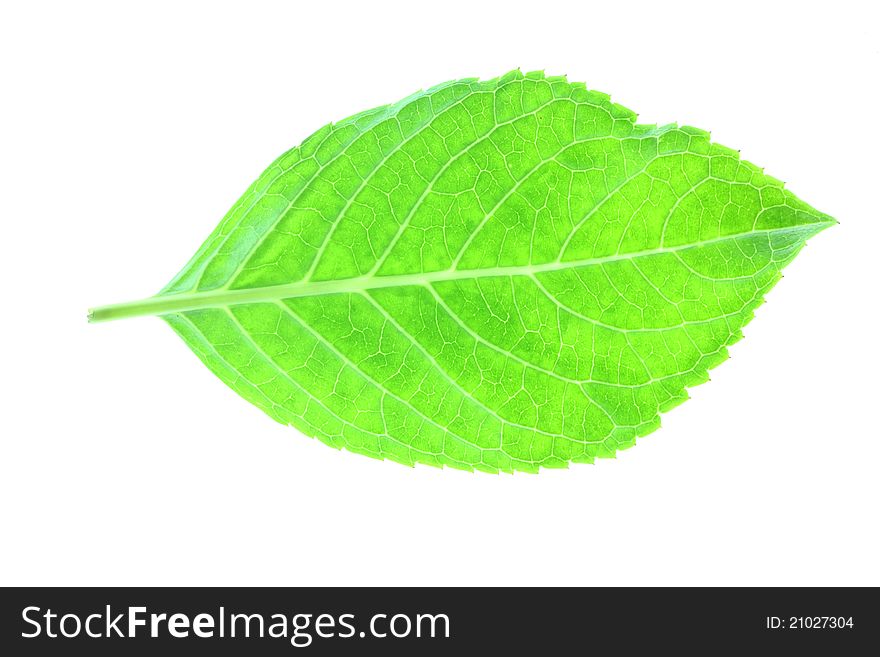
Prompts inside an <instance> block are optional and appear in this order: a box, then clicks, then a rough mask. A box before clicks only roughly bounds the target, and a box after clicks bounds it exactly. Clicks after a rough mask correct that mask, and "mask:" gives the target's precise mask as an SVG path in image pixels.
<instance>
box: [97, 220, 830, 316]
mask: <svg viewBox="0 0 880 657" xmlns="http://www.w3.org/2000/svg"><path fill="white" fill-rule="evenodd" d="M820 227H824V224H823V223H816V224H803V225H800V226H792V227H790V228H774V229H766V230H753V231H749V232H747V233H737V234H735V235H725V236H722V237H716V238H713V239H709V240H704V241H700V242H692V243H689V244H682V245H680V246H672V247H658V248H655V249H646V250H644V251H637V252H633V253H620V254H613V255H607V256H600V257H596V258H586V259H583V260H568V261H554V262H546V263H541V264H536V265H514V266H507V267H489V268H484V269H456V270H441V271H432V272H419V273H414V274H400V275H397V276H375V275H374V276H358V277H353V278H344V279H339V280H333V281H309V282H304V281H297V282H296V283H285V284H281V285H267V286H264V287H254V288H246V289H240V290H232V289H227V288H219V289H215V290H205V291H203V292H185V293H178V294H169V295H165V296H157V297H151V298H148V299H141V300H138V301H129V302H125V303H118V304H112V305H109V306H101V307H99V308H95V309H93V310H90V311H89V321H90V322H103V321H109V320H112V319H123V318H126V317H138V316H143V315H165V314H168V313H175V312H185V311H188V310H198V309H200V308H218V307H226V306H233V305H240V304H246V303H260V302H266V301H278V300H280V299H290V298H294V297H306V296H320V295H327V294H342V293H346V292H363V291H365V290H372V289H379V288H385V287H406V286H411V285H430V284H432V283H440V282H445V281H456V280H470V279H474V278H492V277H501V276H533V275H536V274H540V273H545V272H552V271H560V270H563V269H572V268H575V267H586V266H589V265H598V264H604V263H608V262H615V261H618V260H632V259H634V258H641V257H645V256H651V255H659V254H663V253H675V252H680V251H684V250H687V249H695V248H699V247H702V246H709V245H711V244H716V243H719V242H724V241H727V240H732V239H737V238H744V237H750V236H752V235H760V234H767V233H788V232H804V233H813V232H816V231H817V229H821V228H820Z"/></svg>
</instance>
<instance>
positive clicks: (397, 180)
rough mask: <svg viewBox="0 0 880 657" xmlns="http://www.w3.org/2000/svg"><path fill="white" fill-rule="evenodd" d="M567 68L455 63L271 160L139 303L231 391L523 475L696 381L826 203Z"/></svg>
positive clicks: (339, 440) (599, 442)
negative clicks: (526, 69) (644, 121)
mask: <svg viewBox="0 0 880 657" xmlns="http://www.w3.org/2000/svg"><path fill="white" fill-rule="evenodd" d="M635 119H636V115H635V114H633V113H632V112H631V111H629V110H627V109H625V108H623V107H621V106H619V105H616V104H614V103H612V102H611V101H610V99H609V97H608V96H606V95H604V94H600V93H596V92H594V91H588V90H587V89H586V88H585V86H584V85H583V84H577V83H570V82H568V81H567V80H566V79H565V78H561V77H545V76H544V75H543V74H542V73H529V74H527V75H523V74H521V73H520V72H518V71H514V72H512V73H509V74H507V75H505V76H503V77H501V78H498V79H495V80H489V81H483V82H481V81H478V80H474V79H468V80H459V81H456V82H449V83H446V84H442V85H439V86H436V87H433V88H431V89H429V90H427V91H422V92H419V93H416V94H414V95H412V96H410V97H409V98H406V99H404V100H402V101H400V102H398V103H396V104H394V105H388V106H385V107H380V108H377V109H374V110H371V111H368V112H362V113H361V114H357V115H355V116H352V117H351V118H348V119H346V120H344V121H340V122H338V123H336V124H331V125H327V126H325V127H324V128H322V129H320V130H318V131H317V132H316V133H315V134H313V135H312V136H311V137H309V138H308V139H306V140H305V142H303V144H302V145H301V146H299V147H298V148H294V149H293V150H290V151H288V152H287V153H285V154H284V155H282V156H281V157H280V158H279V159H278V160H276V161H275V162H274V163H273V164H272V165H271V166H270V167H269V168H268V169H267V170H266V171H265V172H264V173H263V174H262V175H261V176H260V178H259V179H258V180H257V181H256V182H255V183H254V184H253V185H252V186H251V187H250V189H248V190H247V191H246V192H245V194H244V196H242V198H241V199H240V200H239V201H238V203H236V205H235V206H234V207H233V208H232V209H231V210H230V211H229V213H228V214H227V215H226V217H225V218H224V219H223V221H222V222H221V223H220V225H219V226H218V227H217V229H216V230H215V231H214V232H213V233H212V234H211V236H210V237H209V238H208V239H207V241H206V242H205V243H204V244H203V245H202V247H201V248H200V249H199V250H198V252H197V253H196V254H195V256H194V257H193V258H192V260H191V261H190V262H189V264H187V266H186V267H184V269H183V270H182V271H181V272H180V273H179V274H178V275H177V276H176V277H175V278H174V279H173V280H172V281H171V283H169V284H168V286H167V287H166V288H165V289H164V290H162V292H161V293H160V294H159V295H157V296H156V297H153V298H151V299H147V300H144V301H138V302H132V303H127V304H118V305H115V306H106V307H104V308H98V309H96V310H94V311H92V313H91V315H90V317H91V319H92V320H93V321H100V320H105V319H114V318H118V317H126V316H134V315H145V314H155V315H161V316H162V317H163V319H165V320H166V321H167V322H168V323H169V324H170V325H171V327H172V328H173V329H174V330H175V331H177V333H178V334H179V335H180V336H181V337H182V338H183V340H184V341H185V342H186V343H187V344H188V345H189V346H190V348H191V349H192V350H193V351H194V352H195V353H196V354H197V355H198V357H199V358H200V359H201V360H202V361H203V362H204V363H205V365H207V366H208V367H209V368H210V369H211V371H213V372H214V373H215V374H216V375H217V376H218V377H220V378H221V379H222V380H223V381H224V382H226V384H227V385H229V386H230V387H231V388H232V389H234V390H235V391H236V392H238V394H239V395H241V396H242V397H244V398H245V399H246V400H248V401H250V402H251V403H253V404H255V405H256V406H258V407H260V408H261V409H263V410H264V411H265V412H266V413H267V414H268V415H269V416H271V417H272V418H274V419H276V420H278V421H279V422H282V423H284V424H290V425H292V426H294V427H296V428H297V429H299V430H300V431H302V432H303V433H305V434H306V435H308V436H314V437H316V438H319V439H320V440H322V441H323V442H325V443H327V444H328V445H331V446H333V447H337V448H346V449H349V450H351V451H353V452H357V453H360V454H366V455H369V456H374V457H377V458H389V459H392V460H394V461H398V462H400V463H405V464H414V463H425V464H429V465H438V466H439V465H449V466H453V467H458V468H465V469H473V468H476V469H479V470H485V471H490V472H497V471H499V470H500V471H511V470H524V471H529V472H534V471H537V470H538V468H539V467H540V466H544V467H559V466H565V465H566V464H568V463H569V462H579V463H580V462H592V461H593V459H594V458H596V457H606V456H612V455H613V454H614V453H615V451H616V450H618V449H623V448H626V447H629V446H630V445H632V444H633V443H634V442H635V440H636V438H637V437H639V436H644V435H645V434H647V433H649V432H651V431H653V430H655V429H656V428H658V427H659V426H660V419H659V417H660V413H661V412H664V411H667V410H669V409H670V408H672V407H673V406H676V405H677V404H679V403H681V402H682V401H684V400H685V399H687V393H686V388H688V387H689V386H693V385H696V384H699V383H702V382H704V381H706V380H707V379H708V376H707V371H708V370H709V369H710V368H712V367H714V366H716V365H718V364H719V363H721V362H722V361H723V360H725V359H726V358H727V347H728V346H730V345H731V344H732V343H734V342H736V341H737V340H739V339H740V338H741V337H742V334H741V329H742V327H743V326H745V324H747V323H748V322H749V320H750V319H751V318H752V316H753V311H754V310H755V308H756V307H757V306H758V305H760V304H761V303H762V299H763V297H764V295H765V294H766V293H767V291H768V290H769V289H770V288H771V287H773V285H774V284H775V283H776V282H777V281H778V280H779V278H780V270H781V269H782V268H783V267H784V266H785V265H787V264H788V263H789V262H791V260H792V259H793V258H794V257H795V255H796V254H797V253H798V251H800V249H801V248H802V247H803V246H804V243H805V241H806V240H807V239H808V238H809V237H811V236H812V235H814V234H815V233H818V232H819V231H821V230H822V229H824V228H826V227H827V226H829V225H831V224H833V223H835V222H834V220H833V219H831V218H830V217H828V216H827V215H824V214H822V213H820V212H817V211H816V210H814V209H813V208H811V207H810V206H808V205H807V204H805V203H804V202H802V201H800V200H799V199H797V198H796V197H795V196H794V195H793V194H791V193H790V192H788V191H787V190H785V189H783V184H782V183H781V182H779V181H778V180H775V179H774V178H771V177H769V176H766V175H764V173H763V172H762V170H761V169H759V168H757V167H755V166H753V165H751V164H749V163H747V162H744V161H741V160H740V159H739V157H738V154H737V152H735V151H731V150H729V149H727V148H724V147H722V146H718V145H716V144H712V143H711V142H710V140H709V135H708V134H707V133H705V132H703V131H701V130H697V129H694V128H689V127H678V126H676V125H667V126H663V127H657V126H653V125H637V124H636V122H635Z"/></svg>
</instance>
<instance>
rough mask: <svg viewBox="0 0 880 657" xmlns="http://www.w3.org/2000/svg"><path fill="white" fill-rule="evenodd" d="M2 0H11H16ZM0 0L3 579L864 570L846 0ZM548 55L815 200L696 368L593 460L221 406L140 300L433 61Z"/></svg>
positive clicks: (857, 92) (866, 65)
mask: <svg viewBox="0 0 880 657" xmlns="http://www.w3.org/2000/svg"><path fill="white" fill-rule="evenodd" d="M13 4H15V6H12V5H13ZM592 4H593V3H587V2H583V1H578V2H571V3H563V2H552V1H549V0H541V2H527V3H521V4H520V3H517V2H512V1H510V0H508V1H506V2H503V3H487V2H476V1H474V0H470V1H468V2H463V3H458V2H450V1H449V0H444V1H443V2H436V3H417V2H407V3H401V4H400V5H399V6H394V5H391V4H387V3H381V2H357V3H351V4H345V3H341V2H317V3H294V2H241V3H237V4H235V5H233V4H226V3H218V2H206V3H183V2H168V3H164V2H149V3H146V2H145V3H142V4H141V5H140V7H139V8H138V7H137V6H136V5H135V4H134V3H114V2H107V3H97V2H78V3H61V2H59V3H57V4H48V3H39V2H36V3H8V4H7V5H5V8H4V9H3V10H2V15H0V62H2V82H0V84H2V89H0V97H2V101H0V117H2V120H0V131H2V142H0V166H2V170H0V181H2V182H0V194H2V205H0V208H2V209H0V219H2V232H0V281H2V283H0V284H2V290H3V294H2V305H0V312H2V324H0V331H2V360H0V386H2V395H0V399H2V411H0V433H2V456H0V468H2V476H0V527H2V530H0V532H2V539H0V557H2V558H0V583H2V584H7V585H8V584H22V585H25V584H26V585H36V584H95V585H97V584H115V585H153V584H156V585H158V584H185V585H196V584H203V585H204V584H211V585H221V584H226V585H239V584H242V585H243V584H249V585H275V584H278V585H281V584H285V585H299V584H303V585H305V584H311V585H333V584H409V585H428V584H478V585H489V584H501V585H505V584H563V585H564V584H606V585H631V584H651V585H653V584H696V585H708V584H732V585H744V584H766V585H783V584H794V585H808V584H819V585H826V584H840V585H860V584H873V585H878V584H880V566H878V564H880V560H878V554H880V541H878V517H877V508H878V491H880V486H878V473H880V421H878V419H877V418H878V405H880V400H878V383H877V381H878V367H880V362H878V360H880V359H878V353H880V347H878V338H877V336H878V312H877V306H878V293H877V283H878V276H877V260H878V256H877V253H878V249H880V212H878V202H877V188H878V185H880V180H878V174H880V166H878V157H880V124H878V119H877V116H878V102H877V101H878V84H877V80H878V77H877V74H878V71H880V45H878V44H880V39H878V34H877V25H878V21H877V17H876V16H869V15H868V11H869V10H868V9H867V8H868V7H869V5H870V4H871V3H867V2H865V3H852V4H850V3H847V2H841V1H836V2H833V3H821V4H817V5H815V6H814V5H810V4H808V3H804V2H797V3H791V4H790V5H786V4H785V3H777V2H758V3H748V2H735V3H723V4H715V3H705V2H701V3H695V4H693V5H687V4H681V3H675V2H663V3H644V4H642V3H637V2H633V1H632V0H628V1H627V2H602V3H598V4H597V5H595V6H592ZM515 67H521V68H522V69H523V70H524V71H525V70H532V69H546V71H547V73H548V74H563V73H564V74H568V76H569V78H570V79H572V80H581V81H585V82H587V84H588V86H589V87H591V88H593V89H598V90H601V91H605V92H609V93H612V94H613V97H614V99H615V100H616V101H618V102H620V103H622V104H624V105H626V106H628V107H631V108H633V109H635V110H636V111H638V112H639V113H640V115H641V117H640V118H641V120H642V121H643V122H647V123H655V122H656V123H661V124H662V123H667V122H671V121H679V122H681V123H685V124H691V125H696V126H699V127H702V128H705V129H711V130H712V134H713V138H714V139H715V140H717V141H718V142H720V143H723V144H725V145H728V146H731V147H733V148H740V149H742V154H743V156H744V157H745V158H747V159H749V160H751V161H753V162H756V163H758V164H759V165H763V166H766V167H767V171H768V173H771V174H773V175H776V176H777V177H780V178H782V179H783V180H785V181H787V182H788V184H789V187H790V188H791V189H792V190H793V191H794V192H795V193H796V194H798V195H800V196H802V197H803V198H804V199H805V200H806V201H807V202H809V203H811V204H812V205H814V206H815V207H816V208H818V209H820V210H823V211H825V212H828V213H829V214H831V215H833V216H835V217H837V218H838V219H839V220H840V222H841V223H840V225H839V226H837V227H835V228H833V229H831V230H828V231H826V232H824V233H822V234H821V235H819V236H817V237H816V238H814V239H813V240H812V241H811V243H810V244H809V245H808V247H807V248H806V249H805V250H804V251H803V252H802V254H801V255H800V256H799V257H798V259H797V260H795V262H794V263H793V264H792V265H791V266H790V267H789V268H788V269H787V270H786V277H785V279H784V280H783V281H782V282H781V283H780V284H779V285H778V286H777V287H776V288H775V289H774V290H773V291H772V293H771V294H770V296H769V302H768V303H767V304H766V305H765V306H763V307H761V308H760V309H759V310H758V313H757V317H756V319H755V321H754V322H753V324H751V325H749V326H748V327H747V329H746V331H745V333H746V339H745V340H744V341H742V342H740V343H738V344H737V345H736V346H735V347H734V348H733V349H732V359H731V360H730V361H728V362H727V363H725V364H724V365H722V366H721V367H720V368H718V369H716V370H714V371H713V376H712V379H713V381H712V383H709V384H707V385H704V386H701V387H698V388H696V389H694V390H692V397H693V400H692V401H690V402H688V403H686V404H685V405H683V406H681V407H679V408H677V409H675V410H674V411H672V412H671V413H669V414H668V415H666V416H664V423H663V424H664V426H663V428H662V429H661V430H660V431H658V432H656V433H654V434H652V435H651V436H649V437H647V438H644V439H641V440H640V441H639V444H638V445H637V446H636V447H635V448H633V449H631V450H629V451H626V452H623V453H621V454H620V455H619V456H618V458H617V459H616V460H608V461H602V462H599V463H598V464H596V465H594V466H587V465H580V466H574V467H572V468H570V469H569V470H563V471H548V472H543V473H542V474H540V475H538V476H534V475H519V474H518V475H513V476H510V475H502V476H491V475H485V474H468V473H463V472H457V471H449V470H447V471H440V470H435V469H431V468H427V467H417V468H415V469H409V468H405V467H402V466H400V465H396V464H393V463H383V462H379V461H374V460H371V459H367V458H364V457H360V456H355V455H353V454H349V453H347V452H337V451H335V450H332V449H329V448H327V447H326V446H324V445H322V444H320V443H318V442H317V441H313V440H308V439H306V438H303V437H302V436H300V435H299V434H298V433H297V432H296V431H295V430H293V429H290V428H285V427H283V426H281V425H278V424H275V423H273V422H272V421H271V420H269V419H268V418H267V417H265V416H264V415H263V414H262V413H261V412H260V411H258V410H257V409H256V408H254V407H252V406H250V405H249V404H248V403H247V402H245V401H243V400H242V399H240V398H238V397H237V396H236V395H235V393H233V392H232V391H231V390H229V389H228V388H226V387H225V386H224V385H223V384H222V383H221V382H220V381H219V380H217V379H216V378H215V377H214V376H213V375H212V374H211V373H210V372H209V371H208V370H207V369H206V368H205V367H203V366H202V365H201V363H199V361H198V360H197V359H196V358H195V356H193V355H192V354H191V353H190V352H189V351H188V349H187V348H186V346H185V345H184V344H183V343H182V342H181V341H180V340H179V339H178V338H177V337H176V336H175V335H174V334H173V333H172V332H171V330H170V329H169V328H168V327H167V326H165V325H164V324H163V323H162V322H161V321H160V320H158V319H154V318H146V319H137V320H128V321H124V322H116V323H110V324H101V325H88V324H87V323H86V308H87V307H89V306H92V305H98V304H103V303H109V302H114V301H122V300H128V299H131V298H137V297H142V296H148V295H150V294H152V293H154V292H155V291H157V290H158V289H159V288H160V287H161V286H162V285H164V284H165V283H166V282H167V281H168V280H169V279H170V278H171V276H172V275H173V274H174V273H176V271H177V270H178V269H179V268H180V267H181V266H182V265H183V264H184V263H185V262H186V260H187V259H188V258H189V256H190V255H191V254H192V253H193V252H194V251H195V249H196V248H197V247H198V246H199V244H200V243H201V241H202V240H203V239H204V238H205V237H206V236H207V234H208V233H209V232H210V231H211V230H212V229H213V227H214V226H215V225H216V223H217V222H218V221H219V220H220V218H221V216H222V215H223V214H224V213H225V211H226V210H227V209H228V208H229V207H230V206H231V205H232V204H233V203H234V201H235V200H236V199H237V197H238V196H239V195H240V194H241V193H242V192H243V191H244V189H245V188H246V187H247V186H248V184H250V182H251V181H252V180H253V179H254V178H255V177H256V176H257V175H258V174H259V173H260V172H261V171H262V170H263V168H264V167H265V166H267V165H268V164H269V162H270V161H271V160H272V159H274V158H275V157H276V156H277V155H278V154H279V153H281V152H282V151H284V150H286V149H287V148H289V147H290V146H293V145H295V144H297V143H299V142H300V141H301V140H302V139H304V138H305V137H306V136H308V135H309V134H310V133H311V132H312V131H314V130H315V129H317V128H319V127H320V126H322V125H324V124H325V123H327V122H328V121H331V120H335V119H340V118H343V117H345V116H348V115H350V114H353V113H355V112H357V111H360V110H363V109H366V108H370V107H373V106H376V105H381V104H384V103H387V102H393V101H396V100H398V99H400V98H402V97H404V96H406V95H408V94H410V93H411V92H413V91H415V90H417V89H419V88H422V87H427V86H431V85H433V84H435V83H439V82H442V81H445V80H448V79H452V78H457V77H470V76H479V77H494V76H497V75H499V74H502V73H504V72H506V71H508V70H509V69H511V68H515Z"/></svg>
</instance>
